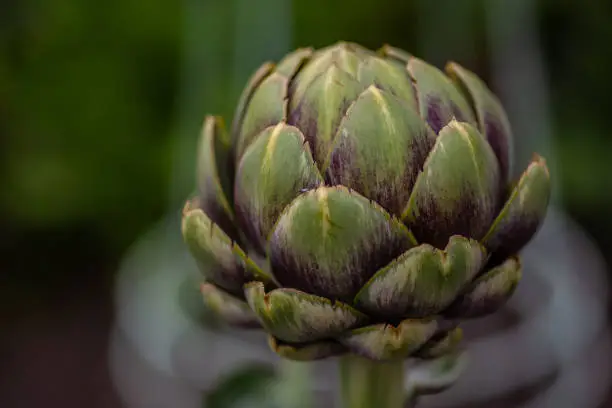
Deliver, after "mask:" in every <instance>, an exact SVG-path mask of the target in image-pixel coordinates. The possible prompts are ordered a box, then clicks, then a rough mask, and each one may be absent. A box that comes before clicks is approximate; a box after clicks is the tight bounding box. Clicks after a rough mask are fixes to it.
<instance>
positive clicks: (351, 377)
mask: <svg viewBox="0 0 612 408" xmlns="http://www.w3.org/2000/svg"><path fill="white" fill-rule="evenodd" d="M339 364H340V387H341V389H340V392H341V395H340V404H339V406H340V407H342V408H374V407H377V408H378V407H379V408H404V399H405V395H404V362H403V361H394V362H388V363H378V362H374V361H371V360H367V359H365V358H361V357H357V356H353V355H348V356H346V357H342V358H341V359H340V363H339Z"/></svg>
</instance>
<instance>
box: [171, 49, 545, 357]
mask: <svg viewBox="0 0 612 408" xmlns="http://www.w3.org/2000/svg"><path fill="white" fill-rule="evenodd" d="M512 165H513V160H512V133H511V130H510V125H509V122H508V119H507V117H506V114H505V113H504V110H503V107H502V105H501V103H500V101H499V100H498V99H497V98H496V97H495V96H494V95H493V94H492V93H491V91H490V90H489V89H488V87H487V86H486V84H485V83H484V82H483V81H482V80H480V79H479V78H478V77H477V76H476V75H475V74H473V73H471V72H470V71H468V70H467V69H465V68H463V67H461V66H459V65H458V64H456V63H449V64H448V65H447V66H446V69H445V71H442V70H440V69H438V68H436V67H434V66H432V65H430V64H428V63H426V62H424V61H422V60H420V59H418V58H416V57H414V56H412V55H410V54H409V53H407V52H405V51H402V50H399V49H396V48H393V47H391V46H384V47H383V48H381V49H380V50H379V51H378V52H372V51H370V50H367V49H365V48H363V47H361V46H359V45H356V44H351V43H338V44H335V45H332V46H330V47H327V48H323V49H320V50H316V51H315V50H312V49H310V48H302V49H298V50H296V51H294V52H292V53H290V54H289V55H287V56H286V57H285V58H284V59H283V60H281V61H280V62H279V63H278V64H277V65H274V64H272V63H266V64H264V65H263V66H262V67H261V68H260V69H259V70H258V71H256V72H255V74H254V75H253V77H252V78H251V79H250V80H249V82H248V84H247V86H246V87H245V90H244V92H243V94H242V96H241V97H240V100H239V102H238V106H237V109H236V113H235V116H234V121H233V122H232V128H231V135H227V134H226V133H225V129H224V127H223V124H222V122H221V120H220V119H219V118H214V117H209V118H207V120H206V121H205V124H204V127H203V132H202V137H201V142H200V148H199V153H198V185H199V193H198V196H197V197H196V198H195V199H192V200H190V202H189V203H188V205H187V206H186V208H185V210H184V214H183V236H184V239H185V241H186V243H187V246H188V248H189V250H190V251H191V253H192V254H193V256H194V258H195V260H196V262H197V264H198V266H199V267H200V269H201V271H202V274H203V275H204V280H205V282H206V283H204V284H203V286H202V292H203V295H204V297H205V302H206V303H207V304H208V305H209V308H210V309H211V310H214V311H215V312H216V313H217V314H218V315H219V316H220V318H222V319H224V320H225V321H226V322H227V323H228V324H234V325H237V326H241V327H261V328H263V330H265V331H266V332H267V333H268V335H269V344H270V347H271V348H272V349H273V350H274V351H275V352H277V353H278V354H279V355H281V356H282V357H285V358H290V359H296V360H314V359H321V358H327V357H330V356H333V355H338V354H342V353H355V354H359V355H362V356H365V357H367V358H371V359H374V360H395V359H404V358H433V357H437V356H441V355H444V354H447V353H452V352H453V351H454V350H455V349H456V347H457V346H458V343H459V342H460V339H461V330H460V328H458V327H456V325H457V324H458V323H460V322H461V320H462V319H468V318H474V317H480V316H484V315H487V314H489V313H493V312H495V311H496V310H498V309H499V308H500V307H503V305H504V303H505V302H506V301H507V299H508V298H509V297H510V296H511V295H512V293H513V291H514V290H515V288H516V286H517V284H518V281H519V280H520V276H521V267H520V260H519V258H518V253H519V251H520V250H521V249H522V248H523V246H524V245H525V244H526V243H527V242H528V241H529V240H530V239H531V238H532V237H533V235H534V234H535V233H536V232H537V230H538V228H539V226H540V225H541V223H542V221H543V219H544V217H545V214H546V208H547V206H548V202H549V197H550V177H549V174H548V169H547V168H546V163H545V161H544V159H542V158H540V157H539V156H536V157H534V159H533V161H532V163H531V164H529V166H528V167H527V169H526V170H525V172H524V173H523V174H522V176H521V177H520V178H519V179H518V180H517V181H516V182H514V183H512V184H510V183H509V181H508V176H509V174H511V168H512ZM262 258H263V259H265V262H258V263H256V262H254V260H259V259H262ZM451 319H452V322H453V324H452V325H451V326H452V327H449V322H450V321H451Z"/></svg>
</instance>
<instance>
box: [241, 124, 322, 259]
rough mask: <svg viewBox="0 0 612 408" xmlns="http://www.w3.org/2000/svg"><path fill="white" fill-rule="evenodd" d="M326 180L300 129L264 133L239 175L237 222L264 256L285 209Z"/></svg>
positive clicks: (245, 158)
mask: <svg viewBox="0 0 612 408" xmlns="http://www.w3.org/2000/svg"><path fill="white" fill-rule="evenodd" d="M322 183H323V179H322V177H321V175H320V173H319V171H318V169H317V166H316V165H315V163H314V161H313V158H312V155H311V153H310V149H309V148H308V144H307V143H305V141H304V136H303V135H302V133H301V132H300V131H299V129H297V128H295V127H293V126H289V125H287V124H285V123H280V124H278V125H276V126H274V127H270V128H267V129H266V130H264V131H263V132H262V133H261V134H260V135H259V136H257V139H256V140H255V141H253V143H252V144H251V145H250V146H249V148H248V149H247V150H246V151H245V153H244V155H243V156H242V159H241V161H240V164H239V166H238V170H237V172H236V186H235V207H236V218H237V221H238V223H239V225H240V226H241V227H242V230H243V231H245V232H246V233H247V235H248V237H249V238H250V239H251V242H252V243H253V245H255V247H256V248H257V249H258V250H259V251H260V252H264V250H265V249H266V245H267V239H268V235H269V234H270V232H271V230H272V227H273V226H274V224H275V223H276V221H277V219H278V217H279V215H280V214H281V212H282V211H283V210H284V208H285V207H286V206H287V205H288V204H289V203H291V201H293V199H294V198H295V197H297V196H298V195H299V194H300V193H301V191H302V190H304V189H312V188H315V187H318V186H319V185H321V184H322Z"/></svg>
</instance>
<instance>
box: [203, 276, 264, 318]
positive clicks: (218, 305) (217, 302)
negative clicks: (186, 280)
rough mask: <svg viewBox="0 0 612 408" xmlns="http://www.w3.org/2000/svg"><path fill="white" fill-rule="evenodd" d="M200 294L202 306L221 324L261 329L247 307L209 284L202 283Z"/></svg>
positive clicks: (242, 302) (237, 299) (241, 301)
mask: <svg viewBox="0 0 612 408" xmlns="http://www.w3.org/2000/svg"><path fill="white" fill-rule="evenodd" d="M200 292H202V297H203V299H204V304H205V305H206V306H207V307H208V308H209V309H210V310H211V311H213V312H214V313H215V315H216V316H217V317H219V318H220V319H221V320H222V321H223V322H225V323H228V324H230V325H232V326H238V327H245V328H259V327H261V325H260V323H259V320H257V318H256V317H255V314H254V313H253V311H252V310H251V309H250V308H249V305H248V304H247V303H246V302H245V301H244V300H243V299H239V298H237V297H235V296H233V295H230V294H229V293H227V292H225V291H223V290H221V289H219V288H218V287H217V286H215V285H214V284H211V283H203V284H202V285H201V286H200Z"/></svg>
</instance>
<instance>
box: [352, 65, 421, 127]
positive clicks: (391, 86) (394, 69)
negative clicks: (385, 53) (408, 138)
mask: <svg viewBox="0 0 612 408" xmlns="http://www.w3.org/2000/svg"><path fill="white" fill-rule="evenodd" d="M357 80H358V81H359V82H361V83H362V84H364V85H374V86H376V87H377V88H380V89H382V90H384V91H387V92H389V93H390V94H392V95H394V96H396V97H398V98H399V99H401V100H402V101H403V102H404V103H405V105H406V106H407V107H408V109H409V110H410V111H412V112H414V114H415V115H416V114H417V113H418V108H417V100H416V95H415V90H414V87H413V85H412V80H411V79H410V76H409V75H408V72H407V71H406V67H405V66H403V65H400V64H398V63H395V62H393V61H388V60H385V59H382V58H379V57H374V56H372V57H369V58H366V59H365V60H364V61H363V62H362V63H361V64H360V65H359V70H358V71H357ZM400 116H401V115H400Z"/></svg>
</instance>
